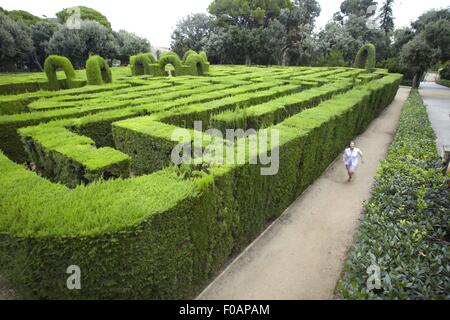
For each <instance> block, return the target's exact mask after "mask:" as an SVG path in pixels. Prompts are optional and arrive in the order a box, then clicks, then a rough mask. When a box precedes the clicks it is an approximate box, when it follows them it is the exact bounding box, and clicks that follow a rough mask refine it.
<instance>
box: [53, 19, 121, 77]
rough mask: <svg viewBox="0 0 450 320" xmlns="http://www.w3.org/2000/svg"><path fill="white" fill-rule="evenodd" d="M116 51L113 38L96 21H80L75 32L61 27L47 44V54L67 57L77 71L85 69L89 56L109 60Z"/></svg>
mask: <svg viewBox="0 0 450 320" xmlns="http://www.w3.org/2000/svg"><path fill="white" fill-rule="evenodd" d="M117 50H118V48H117V44H116V41H115V38H114V36H113V35H112V34H111V32H110V31H109V30H108V29H106V28H105V27H104V26H102V25H101V24H99V23H98V22H96V21H82V22H81V26H80V28H79V29H76V30H73V29H70V28H66V27H63V28H61V29H60V30H58V31H56V32H55V33H54V34H53V36H52V38H51V39H50V41H49V44H48V51H49V53H52V54H57V55H63V56H66V57H68V58H69V59H70V61H72V62H73V64H74V66H75V67H76V68H77V69H82V68H84V67H85V62H86V61H87V59H88V58H89V56H90V55H93V54H96V55H99V56H102V57H104V58H105V59H111V58H114V57H115V56H116V55H117Z"/></svg>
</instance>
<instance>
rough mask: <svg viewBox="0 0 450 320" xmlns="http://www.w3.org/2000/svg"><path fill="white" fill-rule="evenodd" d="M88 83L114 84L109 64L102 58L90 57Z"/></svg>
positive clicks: (87, 63) (87, 70)
mask: <svg viewBox="0 0 450 320" xmlns="http://www.w3.org/2000/svg"><path fill="white" fill-rule="evenodd" d="M86 76H87V82H88V84H91V85H102V84H104V83H111V82H112V75H111V70H110V69H109V65H108V63H107V62H106V61H105V59H103V58H102V57H100V56H90V57H89V59H88V61H87V62H86Z"/></svg>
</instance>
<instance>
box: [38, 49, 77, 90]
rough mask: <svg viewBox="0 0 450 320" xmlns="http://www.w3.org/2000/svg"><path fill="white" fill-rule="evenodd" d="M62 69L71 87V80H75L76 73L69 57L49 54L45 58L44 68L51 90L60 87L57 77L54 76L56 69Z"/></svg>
mask: <svg viewBox="0 0 450 320" xmlns="http://www.w3.org/2000/svg"><path fill="white" fill-rule="evenodd" d="M58 69H62V70H63V71H64V73H65V75H66V78H67V81H68V83H69V88H71V84H70V83H71V82H72V81H73V80H75V78H76V74H75V70H74V68H73V66H72V63H71V62H70V60H69V59H67V58H66V57H62V56H56V55H51V56H49V57H48V58H47V59H46V60H45V64H44V70H45V74H46V75H47V79H48V84H49V88H50V89H51V90H58V89H60V85H59V82H58V78H57V76H56V71H57V70H58Z"/></svg>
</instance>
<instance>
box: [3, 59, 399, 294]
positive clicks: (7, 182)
mask: <svg viewBox="0 0 450 320" xmlns="http://www.w3.org/2000/svg"><path fill="white" fill-rule="evenodd" d="M168 55H170V54H168ZM172 56H173V55H172ZM196 56H197V55H194V54H191V55H190V56H189V57H188V59H187V60H189V59H193V57H194V58H195V57H196ZM167 60H170V59H167ZM200 60H201V61H204V59H202V58H201V57H200ZM186 67H188V65H182V68H186ZM158 68H159V65H158ZM212 68H213V69H212V70H213V71H214V72H213V73H212V74H211V75H210V76H209V77H193V76H183V77H176V78H167V77H161V78H156V77H140V78H131V77H129V75H128V74H127V69H125V68H120V69H119V70H117V71H116V72H118V74H117V75H115V77H114V78H115V83H114V84H113V85H111V84H110V85H103V86H86V87H84V88H79V89H69V90H67V91H66V90H64V91H55V92H46V91H40V92H32V93H25V94H22V95H19V96H7V97H0V112H1V111H2V110H7V112H8V114H7V115H1V116H0V148H1V150H2V151H1V153H0V172H2V174H1V175H0V199H1V200H0V213H1V214H0V234H1V240H2V241H0V273H1V274H2V277H5V278H6V279H8V281H9V282H10V283H11V284H12V285H13V286H14V288H15V289H16V290H17V292H18V294H19V295H20V297H21V298H30V299H32V298H44V299H55V298H59V299H99V298H101V299H108V298H111V299H127V298H128V299H182V298H192V297H193V296H194V295H195V293H197V292H198V290H199V289H201V287H202V286H203V285H204V284H205V282H206V281H207V280H208V279H210V278H211V277H213V276H214V274H216V273H217V272H218V271H219V270H220V269H221V268H222V267H223V264H224V262H225V261H227V259H229V257H230V256H231V255H232V254H233V253H236V252H239V251H240V250H241V249H242V248H244V247H245V246H246V245H247V244H248V243H249V242H250V241H252V240H253V239H254V238H255V237H256V236H257V235H258V234H259V233H260V232H261V231H262V230H263V229H264V228H265V226H266V225H267V223H268V222H269V221H272V220H273V219H274V218H276V217H278V216H279V215H280V214H281V213H282V212H283V211H284V210H285V208H286V207H288V206H289V205H290V204H291V203H292V201H293V200H295V199H296V198H297V197H298V196H299V195H300V194H301V193H302V192H303V191H304V190H305V189H306V188H307V187H308V186H309V185H310V184H311V183H312V182H313V181H314V180H315V179H316V178H317V177H318V176H320V175H321V174H322V172H323V170H324V169H325V168H326V167H328V166H329V164H330V163H331V162H332V161H334V159H335V157H336V156H337V155H338V154H339V153H340V152H341V150H342V148H343V146H344V145H346V144H347V143H348V141H349V140H351V139H352V138H353V137H354V136H356V135H357V134H359V133H360V132H362V131H363V130H364V129H365V128H366V127H367V126H368V125H369V123H370V122H371V120H372V119H373V118H375V117H376V116H378V114H379V113H380V112H381V111H382V110H383V109H384V107H385V106H387V105H388V104H389V103H390V102H391V101H392V99H393V98H394V96H395V94H396V92H397V88H398V84H399V82H400V80H401V76H400V75H387V74H385V73H383V72H381V71H380V72H377V73H373V74H370V76H367V74H365V72H364V70H360V69H343V68H276V67H274V68H260V67H251V68H247V67H243V66H227V67H221V66H214V67H212ZM112 71H113V72H115V69H112ZM182 71H183V69H182ZM22 77H24V76H23V75H21V76H20V77H19V78H20V79H22ZM8 79H10V78H8ZM1 81H2V77H0V84H1ZM308 88H313V89H314V92H315V93H316V94H317V95H316V96H315V97H313V96H314V95H312V96H311V99H310V100H314V104H313V105H310V107H309V108H308V107H306V108H303V107H305V105H303V104H301V103H298V100H300V98H301V97H300V91H302V90H304V91H303V93H304V96H303V95H302V97H303V98H304V99H305V100H304V101H307V100H308V97H307V96H308V94H307V91H308ZM351 88H353V89H351ZM348 90H349V91H348ZM344 92H345V93H344ZM291 95H292V96H291ZM279 98H280V99H281V98H285V100H283V102H286V107H287V108H286V109H285V110H286V111H287V112H286V111H285V112H284V114H283V108H282V107H281V105H280V106H278V105H277V107H278V108H277V109H272V110H271V112H272V114H274V115H276V121H274V123H276V125H275V126H272V127H273V128H275V129H278V130H279V132H280V142H279V145H277V146H279V147H280V170H279V173H278V174H277V175H275V176H262V175H261V171H260V170H261V165H250V164H249V163H248V161H247V162H246V163H245V164H242V165H237V164H235V165H214V164H210V163H208V161H209V159H206V160H207V161H206V162H205V163H202V164H198V165H195V166H190V165H189V166H181V167H176V166H173V167H168V168H167V167H166V163H167V158H166V155H167V153H168V152H169V151H170V147H169V145H170V146H171V145H173V144H172V143H173V142H174V141H172V135H171V133H173V130H174V129H175V128H177V126H178V127H184V128H188V129H192V126H193V122H194V121H195V120H202V121H203V123H204V124H205V127H207V125H208V124H209V123H210V121H211V119H212V117H213V116H215V115H217V114H220V113H223V112H225V111H235V113H238V112H240V110H246V109H248V110H250V109H251V108H253V106H254V107H255V108H254V110H253V111H256V110H257V109H259V108H257V105H259V106H260V107H261V109H262V108H263V107H264V108H266V110H269V109H270V108H269V107H270V102H271V101H278V102H280V101H281V100H277V99H279ZM327 98H330V99H331V100H328V101H323V100H321V99H327ZM266 103H267V105H266ZM296 103H298V104H301V106H298V105H296ZM311 103H312V102H311ZM305 104H306V102H305ZM314 106H315V107H314ZM6 107H7V108H6ZM14 111H16V112H14ZM24 111H25V112H24ZM300 111H301V112H300ZM267 116H269V113H268V114H267ZM53 120H55V121H53ZM118 121H120V122H118ZM269 129H270V128H269ZM18 131H19V133H20V137H19V136H18ZM190 132H192V131H190ZM113 133H114V137H113V136H112V134H113ZM20 138H22V139H23V140H22V141H21V140H20ZM113 138H115V139H116V140H117V141H118V142H120V143H123V146H122V145H121V146H120V148H121V149H122V148H123V150H125V149H127V150H126V152H127V154H128V153H129V154H128V156H129V157H130V158H131V159H132V164H133V161H134V162H135V164H134V165H133V166H136V164H137V165H139V166H141V168H142V170H143V172H152V171H154V170H159V169H161V168H162V167H166V168H164V169H162V170H160V171H157V172H154V173H151V174H147V175H143V176H139V175H138V174H137V175H136V174H135V172H133V178H129V179H122V178H120V177H121V176H122V175H119V174H118V173H114V172H111V170H112V169H111V168H110V167H108V165H110V164H111V165H112V164H118V162H119V161H118V160H119V159H118V158H115V157H116V156H117V157H119V156H122V157H123V153H120V152H119V151H117V152H115V153H113V152H112V151H114V150H112V149H111V148H107V146H109V147H114V145H115V144H116V142H117V141H114V139H113ZM175 140H176V139H175ZM22 142H23V143H24V144H25V147H26V148H27V149H26V150H27V151H28V153H29V154H28V156H26V155H23V153H24V144H23V143H22ZM274 147H276V146H274V145H272V146H271V148H274ZM148 148H150V149H151V151H152V152H148V151H149V150H148ZM104 149H106V150H104ZM102 150H103V151H102ZM259 151H260V152H262V151H261V149H259ZM227 152H228V150H227ZM231 152H235V151H234V150H231ZM5 154H6V155H7V156H8V157H9V159H8V157H7V156H5ZM146 157H148V158H146ZM31 159H32V160H33V162H35V163H36V164H37V168H36V170H37V171H38V173H39V174H40V175H38V174H36V172H31V171H29V170H27V169H26V168H25V167H24V166H23V165H22V164H17V163H23V162H24V161H25V160H29V161H30V160H31ZM124 159H126V157H124ZM139 159H141V160H142V161H140V160H139ZM246 159H248V157H246ZM13 160H14V161H16V163H14V162H13ZM116 160H117V161H116ZM119 163H120V162H119ZM126 165H127V162H126V161H125V162H124V163H123V166H120V167H118V168H117V170H118V171H119V172H123V171H125V168H126ZM152 166H154V167H153V168H151V167H152ZM51 168H53V169H56V171H51V170H50V169H51ZM95 169H98V170H97V171H96V170H95ZM136 171H137V170H136ZM91 173H92V174H91ZM111 173H112V176H111ZM43 176H46V177H50V179H51V180H53V181H59V182H62V183H65V184H66V185H64V184H56V183H51V182H50V181H49V180H46V179H44V178H43ZM126 176H127V175H126V174H124V175H123V177H126ZM117 177H119V178H117ZM108 178H115V179H108ZM78 182H82V183H81V184H77V183H78ZM67 186H70V187H72V189H70V190H69V189H68V188H67ZM168 253H170V254H168ZM73 264H76V265H79V266H80V267H81V270H82V272H83V274H84V276H83V280H82V288H83V289H82V290H81V291H76V290H75V291H70V290H67V287H66V280H67V274H66V273H65V270H66V269H67V266H69V265H73Z"/></svg>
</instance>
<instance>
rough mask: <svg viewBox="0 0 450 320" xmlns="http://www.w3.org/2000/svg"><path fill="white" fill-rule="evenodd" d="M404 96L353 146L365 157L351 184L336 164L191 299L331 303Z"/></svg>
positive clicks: (402, 91)
mask: <svg viewBox="0 0 450 320" xmlns="http://www.w3.org/2000/svg"><path fill="white" fill-rule="evenodd" d="M408 93H409V89H407V88H401V89H400V91H399V93H398V95H397V97H396V99H395V101H394V102H393V103H392V104H391V106H389V107H388V108H387V109H386V111H385V112H384V113H383V114H382V115H381V116H380V117H379V118H378V119H376V120H375V121H374V122H373V123H372V125H371V126H370V127H369V128H368V129H367V131H366V132H365V133H364V134H362V135H361V136H360V137H358V138H357V139H356V143H357V145H358V147H360V148H361V149H362V150H363V152H364V154H365V159H366V161H365V164H364V165H362V166H361V167H360V168H359V170H358V172H357V174H356V176H355V180H354V181H353V182H351V183H348V182H346V180H347V176H346V171H345V168H343V165H342V162H341V161H342V158H341V157H339V158H338V159H336V161H335V162H334V163H333V164H332V165H331V166H330V168H329V169H328V170H327V171H326V172H325V173H324V174H323V175H322V177H321V178H319V179H318V180H317V181H316V182H315V183H314V184H313V185H312V186H311V187H310V188H309V189H308V190H307V191H306V192H305V193H304V194H303V195H302V196H301V197H300V198H299V199H298V200H297V201H296V202H295V203H293V204H292V205H291V207H290V208H288V209H287V210H286V212H285V213H284V214H283V215H282V216H281V217H280V218H279V219H278V220H277V221H275V222H274V224H272V226H271V227H270V228H269V229H267V230H266V232H265V233H263V234H262V235H261V236H260V237H259V238H258V239H257V240H256V241H255V242H254V243H252V244H251V245H250V246H249V247H248V248H247V249H246V251H244V252H243V253H242V254H241V255H240V256H239V257H238V258H237V259H235V260H234V262H232V263H231V265H230V266H229V267H228V268H227V269H226V270H225V271H224V272H223V273H222V274H220V275H219V276H218V278H216V280H215V281H214V282H213V283H212V284H211V285H210V286H209V287H208V288H206V289H205V291H204V292H203V293H202V294H200V296H199V297H198V299H200V300H202V299H211V300H217V299H225V300H228V299H229V300H241V299H249V300H253V299H261V300H266V299H274V300H282V299H283V300H294V299H298V300H301V299H332V298H333V294H334V289H335V286H336V283H337V281H338V279H339V276H340V274H341V271H342V267H343V263H344V261H345V259H346V255H347V252H348V250H349V249H350V246H351V245H352V243H353V237H354V234H355V231H356V229H357V226H358V224H359V219H360V218H361V209H362V204H363V201H364V200H366V199H368V198H369V196H370V189H371V186H372V183H373V178H374V176H375V174H376V170H377V168H378V165H379V162H380V161H381V160H382V159H384V158H385V157H386V153H387V149H388V147H389V145H390V143H391V142H392V139H393V136H394V134H395V131H396V128H397V125H398V120H399V117H400V112H401V109H402V106H403V103H404V101H405V99H406V98H407V96H408Z"/></svg>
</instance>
